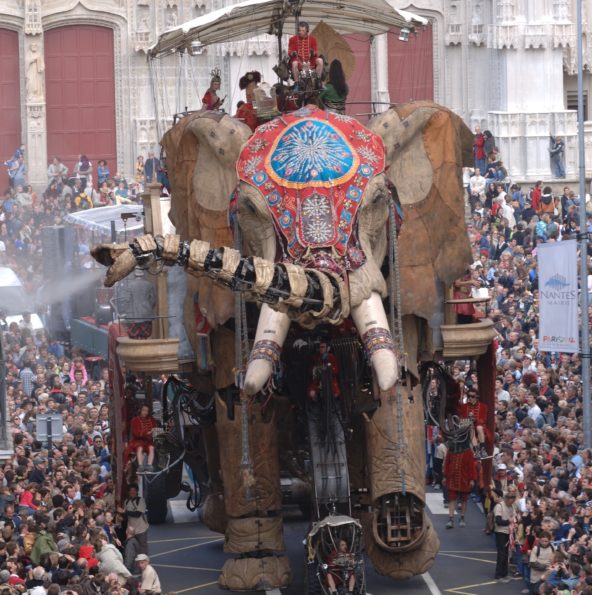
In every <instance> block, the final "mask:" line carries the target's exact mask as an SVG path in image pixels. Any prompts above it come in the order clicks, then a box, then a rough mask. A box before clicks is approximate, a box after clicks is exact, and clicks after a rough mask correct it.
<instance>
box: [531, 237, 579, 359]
mask: <svg viewBox="0 0 592 595" xmlns="http://www.w3.org/2000/svg"><path fill="white" fill-rule="evenodd" d="M537 255H538V272H539V316H540V321H539V349H540V350H541V351H559V352H561V351H563V352H567V353H577V352H578V351H579V338H578V334H579V328H578V258H577V242H576V240H567V241H565V242H553V243H550V244H539V245H538V246H537Z"/></svg>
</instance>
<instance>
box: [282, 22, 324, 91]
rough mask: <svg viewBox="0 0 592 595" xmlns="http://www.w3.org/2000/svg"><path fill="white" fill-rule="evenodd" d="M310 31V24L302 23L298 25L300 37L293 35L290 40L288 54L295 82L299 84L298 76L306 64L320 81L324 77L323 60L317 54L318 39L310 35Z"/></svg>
mask: <svg viewBox="0 0 592 595" xmlns="http://www.w3.org/2000/svg"><path fill="white" fill-rule="evenodd" d="M309 31H310V27H309V25H308V23H306V22H304V21H301V22H300V23H298V35H292V37H290V39H289V40H288V54H289V56H290V60H291V64H290V65H291V68H292V77H293V78H294V81H295V82H298V75H299V73H300V71H301V70H302V67H303V66H304V65H305V64H307V65H308V66H309V68H311V69H312V70H315V71H316V73H317V77H318V79H319V80H321V77H322V76H323V59H322V58H321V57H320V56H319V55H318V54H317V51H318V50H317V40H316V37H314V36H313V35H310V33H309Z"/></svg>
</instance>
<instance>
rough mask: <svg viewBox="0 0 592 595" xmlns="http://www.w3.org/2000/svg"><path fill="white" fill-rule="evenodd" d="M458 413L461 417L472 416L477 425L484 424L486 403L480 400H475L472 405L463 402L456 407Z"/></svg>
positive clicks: (485, 421) (485, 420)
mask: <svg viewBox="0 0 592 595" xmlns="http://www.w3.org/2000/svg"><path fill="white" fill-rule="evenodd" d="M458 414H459V416H460V417H461V418H462V419H467V418H469V417H472V418H473V419H474V420H475V425H477V426H485V424H486V423H487V405H486V404H485V403H481V402H480V401H477V402H476V403H475V404H474V405H471V404H470V403H463V404H462V405H461V406H460V407H459V409H458Z"/></svg>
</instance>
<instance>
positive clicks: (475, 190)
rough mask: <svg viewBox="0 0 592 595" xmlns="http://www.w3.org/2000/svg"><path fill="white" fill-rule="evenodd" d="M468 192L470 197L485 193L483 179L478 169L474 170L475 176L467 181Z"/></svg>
mask: <svg viewBox="0 0 592 595" xmlns="http://www.w3.org/2000/svg"><path fill="white" fill-rule="evenodd" d="M469 192H470V193H471V196H481V194H483V193H484V192H485V178H484V177H483V176H482V175H481V172H480V171H479V170H478V169H476V170H475V175H473V176H472V177H471V179H470V180H469Z"/></svg>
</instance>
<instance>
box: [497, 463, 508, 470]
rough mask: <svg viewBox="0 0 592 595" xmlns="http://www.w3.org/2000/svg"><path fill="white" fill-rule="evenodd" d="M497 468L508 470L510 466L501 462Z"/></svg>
mask: <svg viewBox="0 0 592 595" xmlns="http://www.w3.org/2000/svg"><path fill="white" fill-rule="evenodd" d="M497 470H498V471H507V470H508V467H507V465H506V464H505V463H500V464H499V465H498V466H497Z"/></svg>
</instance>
